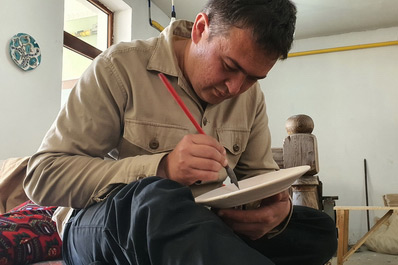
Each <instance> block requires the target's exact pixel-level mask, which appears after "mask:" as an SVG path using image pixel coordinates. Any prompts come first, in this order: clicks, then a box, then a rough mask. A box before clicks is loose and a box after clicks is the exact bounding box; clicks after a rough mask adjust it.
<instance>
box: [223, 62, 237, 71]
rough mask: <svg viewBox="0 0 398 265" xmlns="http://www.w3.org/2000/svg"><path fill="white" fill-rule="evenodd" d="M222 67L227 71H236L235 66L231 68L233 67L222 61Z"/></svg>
mask: <svg viewBox="0 0 398 265" xmlns="http://www.w3.org/2000/svg"><path fill="white" fill-rule="evenodd" d="M224 68H225V70H227V71H229V72H235V71H237V69H236V68H233V67H231V66H229V65H228V64H226V63H224Z"/></svg>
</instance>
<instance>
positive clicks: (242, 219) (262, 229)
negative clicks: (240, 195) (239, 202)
mask: <svg viewBox="0 0 398 265" xmlns="http://www.w3.org/2000/svg"><path fill="white" fill-rule="evenodd" d="M291 207H292V206H291V201H290V199H289V193H288V191H287V190H286V191H283V192H281V193H278V194H276V195H274V196H271V197H268V198H265V199H263V200H262V201H261V204H260V207H258V208H255V209H248V210H244V209H243V210H240V209H220V210H218V211H217V214H218V215H219V216H220V218H222V219H223V221H224V222H225V223H226V224H227V225H228V226H230V227H231V228H232V229H233V230H234V231H235V232H236V233H238V234H241V235H245V236H247V237H248V238H250V239H252V240H256V239H259V238H261V237H263V236H264V235H265V234H267V233H268V232H270V231H271V230H272V229H273V228H275V227H276V226H278V225H279V224H280V223H282V222H283V221H284V220H285V218H286V217H287V216H288V215H289V213H290V208H291Z"/></svg>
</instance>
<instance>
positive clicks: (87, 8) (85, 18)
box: [64, 0, 108, 51]
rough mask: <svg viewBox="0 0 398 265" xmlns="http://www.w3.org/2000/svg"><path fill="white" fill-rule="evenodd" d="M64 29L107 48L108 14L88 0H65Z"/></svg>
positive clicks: (92, 43)
mask: <svg viewBox="0 0 398 265" xmlns="http://www.w3.org/2000/svg"><path fill="white" fill-rule="evenodd" d="M64 30H65V31H66V32H68V33H70V34H72V35H73V36H76V37H78V38H79V39H81V40H83V41H85V42H87V43H89V44H91V45H93V46H94V47H96V48H98V49H100V50H102V51H103V50H105V49H106V48H107V39H108V15H107V14H105V13H104V12H103V11H101V10H100V9H98V8H97V7H95V6H94V5H92V4H91V3H89V2H88V1H87V0H65V16H64Z"/></svg>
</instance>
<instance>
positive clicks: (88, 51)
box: [63, 0, 114, 60]
mask: <svg viewBox="0 0 398 265" xmlns="http://www.w3.org/2000/svg"><path fill="white" fill-rule="evenodd" d="M86 1H87V2H89V3H90V4H92V5H94V6H95V7H96V8H98V9H99V10H101V11H102V12H104V13H105V14H106V15H107V16H108V36H107V47H110V46H111V45H112V44H113V20H114V13H113V11H111V10H110V9H109V8H107V7H106V6H105V5H104V4H102V3H101V2H100V1H98V0H86ZM63 46H64V47H65V48H67V49H70V50H72V51H73V52H76V53H78V54H80V55H82V56H84V57H87V58H89V59H91V60H93V59H94V58H95V57H97V56H98V55H99V54H100V53H101V52H102V51H101V50H100V49H98V48H96V47H94V46H92V45H91V44H88V43H87V42H85V41H83V40H81V39H79V38H78V37H75V36H73V35H72V34H70V33H68V32H66V31H64V45H63Z"/></svg>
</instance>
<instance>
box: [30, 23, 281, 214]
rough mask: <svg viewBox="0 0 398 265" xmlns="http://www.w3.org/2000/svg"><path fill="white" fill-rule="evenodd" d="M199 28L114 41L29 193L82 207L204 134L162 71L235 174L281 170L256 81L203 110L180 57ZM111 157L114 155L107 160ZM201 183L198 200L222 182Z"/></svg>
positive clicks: (87, 77)
mask: <svg viewBox="0 0 398 265" xmlns="http://www.w3.org/2000/svg"><path fill="white" fill-rule="evenodd" d="M191 27H192V23H190V22H187V21H175V22H174V23H173V24H171V25H170V26H169V27H168V28H166V29H165V30H164V31H163V32H162V33H161V34H160V36H159V37H156V38H151V39H148V40H145V41H144V40H135V41H132V42H129V43H120V44H116V45H113V46H112V47H110V48H109V49H108V50H106V51H105V52H103V53H102V54H101V55H99V56H98V57H97V58H96V59H95V60H94V61H93V63H92V65H91V66H90V67H89V68H88V69H87V70H86V72H85V73H84V74H83V75H82V77H81V78H80V80H79V82H78V83H77V85H76V87H75V88H74V89H73V90H72V92H71V94H70V96H69V100H68V102H67V103H66V104H65V106H64V108H63V109H62V110H61V111H60V113H59V115H58V117H57V119H56V120H55V122H54V124H53V125H52V126H51V128H50V129H49V131H48V132H47V134H46V136H45V138H44V140H43V142H42V144H41V146H40V148H39V150H38V152H37V153H36V154H35V155H33V156H32V158H31V159H30V161H29V164H28V171H27V176H26V179H25V182H24V188H25V191H26V193H27V195H28V196H29V197H30V198H31V199H32V200H33V201H35V202H36V203H38V204H41V205H57V206H64V207H73V208H84V207H87V206H89V205H91V204H93V203H95V202H98V201H101V200H103V199H104V198H106V196H107V195H108V194H109V193H110V191H112V190H113V189H114V188H115V187H116V186H119V185H125V184H127V183H130V182H132V181H136V180H138V179H140V178H145V177H148V176H154V175H156V172H157V168H158V165H159V162H160V160H161V159H162V157H163V156H165V155H166V154H167V153H169V152H170V151H171V150H173V148H174V147H175V146H176V145H177V143H178V142H179V141H180V140H181V139H182V137H183V136H184V135H186V134H194V133H197V131H196V129H195V127H194V126H193V125H192V124H191V122H190V121H189V119H188V118H187V117H186V116H185V114H184V112H183V111H182V110H181V109H180V107H179V106H178V105H177V103H176V102H175V101H174V99H173V97H172V96H171V95H170V94H169V92H168V90H167V89H166V88H165V87H164V85H163V84H162V82H161V80H160V79H159V77H158V76H157V74H158V73H159V72H162V73H164V74H165V75H166V76H167V77H168V78H169V80H170V82H171V83H172V85H173V86H174V87H175V88H176V90H177V92H178V94H179V95H180V96H181V98H182V100H183V101H184V102H185V104H186V105H187V107H188V109H189V110H190V111H191V112H192V114H193V116H194V117H195V118H196V120H197V121H198V122H199V124H201V126H202V128H203V130H204V131H205V132H206V134H208V135H210V136H212V137H214V138H216V139H217V140H218V141H219V142H220V143H221V144H222V145H223V146H225V148H226V150H227V157H228V161H229V163H230V167H231V168H234V170H235V172H236V174H237V176H238V178H240V179H241V178H246V177H251V176H254V175H257V174H260V173H265V172H267V171H271V170H275V169H278V166H277V164H276V163H275V162H274V160H273V158H272V153H271V148H270V147H271V145H270V144H271V141H270V133H269V129H268V119H267V115H266V108H265V102H264V95H263V93H262V92H261V89H260V87H259V85H258V83H256V84H255V85H254V86H253V87H252V88H250V89H249V90H248V91H246V92H245V93H243V94H241V95H240V96H238V97H236V98H233V99H228V100H225V101H224V102H222V103H220V104H217V105H208V106H207V107H206V109H203V108H202V106H201V104H200V101H199V99H198V97H197V96H196V94H195V93H194V91H193V89H192V88H191V87H190V86H189V84H188V83H187V81H186V80H185V78H184V76H183V75H182V72H181V70H180V69H179V67H178V64H177V60H176V57H175V54H174V51H173V38H174V37H175V36H178V37H179V38H181V37H183V38H190V31H191ZM109 158H110V159H109ZM225 178H226V172H225V170H222V171H221V172H220V174H219V179H218V181H217V182H216V183H203V184H202V185H195V187H193V192H194V194H195V195H197V194H199V193H203V192H204V191H208V190H210V189H212V188H215V187H217V186H220V185H221V184H222V182H223V181H224V180H225Z"/></svg>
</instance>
